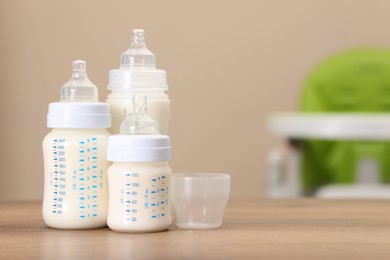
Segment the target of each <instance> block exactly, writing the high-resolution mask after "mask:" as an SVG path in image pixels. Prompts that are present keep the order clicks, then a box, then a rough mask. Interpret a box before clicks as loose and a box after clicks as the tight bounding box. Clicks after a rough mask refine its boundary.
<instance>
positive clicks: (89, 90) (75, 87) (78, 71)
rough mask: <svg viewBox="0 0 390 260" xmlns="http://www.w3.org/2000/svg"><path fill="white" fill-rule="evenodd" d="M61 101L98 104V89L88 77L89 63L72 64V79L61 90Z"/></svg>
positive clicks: (75, 62)
mask: <svg viewBox="0 0 390 260" xmlns="http://www.w3.org/2000/svg"><path fill="white" fill-rule="evenodd" d="M61 101H71V102H98V89H97V87H96V85H95V84H93V83H92V82H91V81H90V80H89V78H88V75H87V63H86V62H85V61H83V60H75V61H73V62H72V77H71V78H70V80H69V81H68V82H66V83H65V84H64V85H63V86H62V88H61Z"/></svg>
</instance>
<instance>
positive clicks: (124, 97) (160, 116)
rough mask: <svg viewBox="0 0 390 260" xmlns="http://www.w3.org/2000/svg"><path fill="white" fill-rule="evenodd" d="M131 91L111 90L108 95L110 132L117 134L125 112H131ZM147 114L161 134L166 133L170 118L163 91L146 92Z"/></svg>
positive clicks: (167, 100) (166, 97)
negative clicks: (110, 119)
mask: <svg viewBox="0 0 390 260" xmlns="http://www.w3.org/2000/svg"><path fill="white" fill-rule="evenodd" d="M133 94H136V93H132V92H127V93H126V92H124V91H121V92H119V93H117V92H115V91H114V90H113V93H111V94H110V95H108V97H107V100H106V102H107V103H108V104H109V105H110V111H111V114H112V127H111V129H110V132H111V133H112V134H118V133H119V128H120V124H121V122H122V121H123V119H124V118H125V111H126V113H132V112H133V102H132V98H133ZM146 95H147V97H148V115H149V116H150V117H151V118H153V119H154V120H155V121H156V122H157V123H158V124H159V126H160V132H161V133H162V134H167V133H168V126H169V118H170V100H169V99H168V96H167V95H166V94H164V93H156V94H154V93H148V94H146Z"/></svg>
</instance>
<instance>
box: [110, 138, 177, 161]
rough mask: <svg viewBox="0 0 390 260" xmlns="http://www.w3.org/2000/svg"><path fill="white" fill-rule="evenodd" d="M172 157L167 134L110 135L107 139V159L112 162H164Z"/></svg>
mask: <svg viewBox="0 0 390 260" xmlns="http://www.w3.org/2000/svg"><path fill="white" fill-rule="evenodd" d="M171 157H172V147H171V141H170V138H169V136H167V135H154V134H151V135H148V134H145V135H129V134H119V135H112V136H110V137H109V139H108V147H107V160H108V161H113V162H166V161H170V160H171Z"/></svg>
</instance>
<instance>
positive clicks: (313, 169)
mask: <svg viewBox="0 0 390 260" xmlns="http://www.w3.org/2000/svg"><path fill="white" fill-rule="evenodd" d="M299 110H300V112H299V113H290V114H279V115H274V116H273V117H271V120H270V129H271V131H272V132H273V133H276V134H278V135H280V136H283V137H286V138H287V139H288V140H289V149H288V154H289V155H288V157H289V158H288V160H287V161H286V160H285V158H284V156H283V154H282V153H280V152H279V151H274V152H273V153H272V154H271V156H270V158H269V171H268V174H267V195H268V196H269V197H298V196H317V197H321V198H390V185H388V184H389V182H390V49H384V48H383V49H379V48H366V49H357V50H351V51H347V52H343V53H339V54H336V55H334V56H332V57H330V58H328V59H326V60H325V61H323V62H322V63H321V64H319V65H318V66H317V67H316V68H315V69H314V70H313V71H312V72H311V73H310V75H309V76H308V77H307V79H306V80H305V83H304V86H303V89H302V92H301V98H300V104H299Z"/></svg>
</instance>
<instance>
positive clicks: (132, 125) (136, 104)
mask: <svg viewBox="0 0 390 260" xmlns="http://www.w3.org/2000/svg"><path fill="white" fill-rule="evenodd" d="M146 103H147V97H146V95H134V96H133V113H131V114H127V115H126V117H125V119H124V120H123V121H122V123H121V127H120V133H121V134H159V133H160V127H159V125H158V123H157V122H156V121H155V120H153V119H152V118H151V117H150V116H149V115H148V114H147V105H146Z"/></svg>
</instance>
